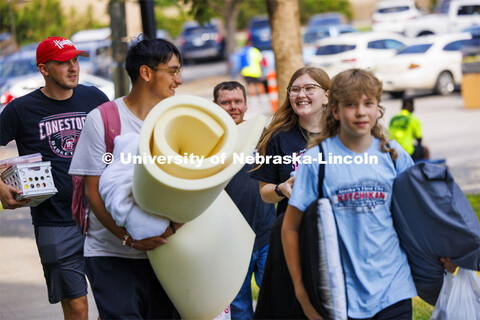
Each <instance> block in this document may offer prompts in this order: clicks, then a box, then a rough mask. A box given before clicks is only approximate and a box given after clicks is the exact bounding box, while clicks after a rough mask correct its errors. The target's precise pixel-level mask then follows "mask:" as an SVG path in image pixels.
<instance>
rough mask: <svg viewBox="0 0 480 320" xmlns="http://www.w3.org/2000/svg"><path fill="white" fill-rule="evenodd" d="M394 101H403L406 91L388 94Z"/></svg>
mask: <svg viewBox="0 0 480 320" xmlns="http://www.w3.org/2000/svg"><path fill="white" fill-rule="evenodd" d="M388 93H389V94H390V96H391V97H392V98H393V99H403V95H404V94H405V91H390V92H388Z"/></svg>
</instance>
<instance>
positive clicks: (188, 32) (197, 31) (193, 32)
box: [183, 26, 217, 36]
mask: <svg viewBox="0 0 480 320" xmlns="http://www.w3.org/2000/svg"><path fill="white" fill-rule="evenodd" d="M215 32H217V30H215V27H213V26H210V27H209V26H204V27H196V28H187V29H185V31H184V32H183V34H184V35H186V36H191V35H198V34H203V33H215Z"/></svg>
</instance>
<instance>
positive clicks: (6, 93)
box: [0, 73, 115, 111]
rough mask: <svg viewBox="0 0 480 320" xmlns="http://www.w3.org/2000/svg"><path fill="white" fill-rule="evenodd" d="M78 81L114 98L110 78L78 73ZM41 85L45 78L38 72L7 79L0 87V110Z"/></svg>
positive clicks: (43, 83)
mask: <svg viewBox="0 0 480 320" xmlns="http://www.w3.org/2000/svg"><path fill="white" fill-rule="evenodd" d="M78 83H79V84H83V85H85V86H94V87H97V88H98V89H100V90H101V91H103V93H105V95H106V96H107V97H108V99H110V100H113V99H114V98H115V87H114V84H113V82H112V81H110V80H106V79H104V78H100V77H97V76H92V75H91V74H88V73H80V77H79V81H78ZM43 86H45V80H44V78H43V76H42V75H41V74H40V73H37V74H34V75H30V76H26V77H25V78H23V79H18V78H15V81H7V82H6V83H5V84H4V85H2V86H1V87H0V111H1V110H2V109H3V107H4V106H5V105H7V104H8V103H9V102H10V101H12V100H13V99H15V98H18V97H21V96H24V95H26V94H27V93H30V92H32V91H33V90H35V89H38V88H40V87H43Z"/></svg>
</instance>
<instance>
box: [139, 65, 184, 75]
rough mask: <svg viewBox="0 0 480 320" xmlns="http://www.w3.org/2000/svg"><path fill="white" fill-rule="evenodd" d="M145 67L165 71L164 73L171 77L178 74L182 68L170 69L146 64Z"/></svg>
mask: <svg viewBox="0 0 480 320" xmlns="http://www.w3.org/2000/svg"><path fill="white" fill-rule="evenodd" d="M147 67H149V68H151V69H153V70H162V71H165V72H166V73H168V74H169V75H171V76H173V77H176V76H178V75H179V74H180V72H181V71H182V68H175V69H170V68H160V67H152V66H149V65H147Z"/></svg>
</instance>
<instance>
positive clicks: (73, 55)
mask: <svg viewBox="0 0 480 320" xmlns="http://www.w3.org/2000/svg"><path fill="white" fill-rule="evenodd" d="M79 55H80V56H85V57H88V53H87V52H85V51H79V50H77V49H76V48H75V46H74V45H73V43H72V42H71V41H70V40H68V39H65V38H62V37H49V38H48V39H46V40H44V41H42V42H41V43H40V44H39V45H38V48H37V67H38V70H39V71H40V73H41V74H42V75H43V77H44V78H45V86H44V87H42V88H40V89H37V90H35V91H33V92H31V93H29V94H27V95H25V96H23V97H20V98H17V99H15V100H13V101H12V102H10V103H9V104H8V105H7V106H6V107H5V109H4V110H3V112H2V113H0V145H1V146H5V145H7V144H8V143H9V142H10V141H12V140H15V141H16V144H17V148H18V153H19V154H20V155H27V154H32V153H37V152H38V153H41V154H42V158H43V161H50V162H51V165H52V173H53V179H54V183H55V186H56V188H57V189H58V193H57V194H56V195H55V196H53V197H51V198H49V199H47V200H46V201H44V202H43V203H41V204H40V205H38V206H37V207H32V208H31V215H32V222H33V225H34V230H35V240H36V243H37V247H38V252H39V254H40V260H41V262H42V266H43V272H44V276H45V279H46V282H47V287H48V298H49V301H50V303H58V302H61V304H62V308H63V313H64V316H65V319H87V318H88V302H87V296H86V295H87V283H86V279H85V262H84V258H83V242H84V239H83V236H82V235H81V233H80V232H79V230H78V227H77V226H76V223H75V221H74V220H73V218H72V212H71V209H70V207H71V201H72V188H73V187H72V179H71V177H70V176H69V175H68V168H69V166H70V161H71V159H72V156H73V151H74V150H75V146H76V144H77V141H78V138H79V136H80V132H81V131H82V129H83V125H84V123H85V118H86V116H87V113H89V112H90V111H91V110H92V109H94V108H95V107H97V106H98V105H100V104H102V103H104V102H106V101H108V98H107V96H106V95H105V94H104V93H102V92H101V91H100V90H98V89H97V88H95V87H86V86H83V85H78V77H79V65H78V60H77V59H78V56H79ZM20 193H21V191H20V190H17V189H15V188H14V187H11V186H9V185H6V184H5V183H4V182H3V181H2V180H1V179H0V200H1V201H2V205H3V207H4V208H5V209H15V208H18V207H21V206H23V205H25V204H27V203H28V201H29V200H22V201H17V200H15V196H16V195H17V194H20Z"/></svg>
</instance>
